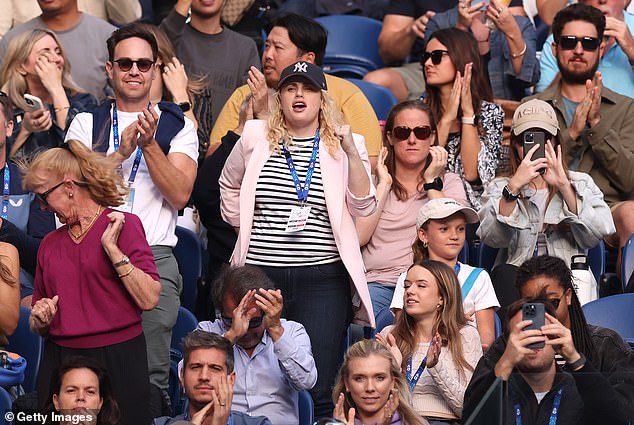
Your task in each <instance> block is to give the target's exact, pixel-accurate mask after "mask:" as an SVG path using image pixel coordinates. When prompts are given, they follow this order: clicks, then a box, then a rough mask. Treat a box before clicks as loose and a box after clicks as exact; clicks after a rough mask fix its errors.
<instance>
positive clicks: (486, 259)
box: [476, 241, 498, 273]
mask: <svg viewBox="0 0 634 425" xmlns="http://www.w3.org/2000/svg"><path fill="white" fill-rule="evenodd" d="M476 255H477V258H476V266H477V267H481V268H483V269H485V270H486V271H488V272H489V273H491V270H493V265H494V264H495V258H496V257H497V255H498V248H493V247H490V246H488V245H487V244H485V243H484V242H482V241H479V243H478V245H477V253H476Z"/></svg>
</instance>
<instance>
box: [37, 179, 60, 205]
mask: <svg viewBox="0 0 634 425" xmlns="http://www.w3.org/2000/svg"><path fill="white" fill-rule="evenodd" d="M63 184H64V182H61V183H58V184H56V185H55V186H53V187H52V188H50V189H49V190H47V191H46V192H44V193H36V194H35V196H37V199H39V200H40V202H41V203H42V205H44V206H47V207H48V201H47V200H46V198H48V195H50V194H51V193H52V192H53V191H54V190H55V189H57V188H58V187H60V186H61V185H63Z"/></svg>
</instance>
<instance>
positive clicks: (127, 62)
mask: <svg viewBox="0 0 634 425" xmlns="http://www.w3.org/2000/svg"><path fill="white" fill-rule="evenodd" d="M113 62H114V63H116V64H117V65H119V69H121V71H123V72H128V71H129V70H131V69H132V65H134V64H136V67H137V69H138V70H139V71H141V72H148V71H149V70H150V68H152V65H154V61H153V60H150V59H137V60H132V59H130V58H121V59H117V60H116V61H113Z"/></svg>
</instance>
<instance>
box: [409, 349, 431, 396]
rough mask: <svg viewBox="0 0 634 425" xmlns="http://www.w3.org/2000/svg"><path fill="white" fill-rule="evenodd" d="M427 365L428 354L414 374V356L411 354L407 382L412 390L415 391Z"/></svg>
mask: <svg viewBox="0 0 634 425" xmlns="http://www.w3.org/2000/svg"><path fill="white" fill-rule="evenodd" d="M429 346H431V342H430V343H429ZM425 367H427V356H425V358H424V359H423V361H422V362H420V366H418V370H416V373H415V374H414V376H412V356H411V355H410V356H409V359H408V360H407V368H406V369H405V370H406V372H407V374H406V377H407V382H408V383H409V389H410V391H414V387H415V386H416V384H417V383H418V380H419V379H420V375H421V374H422V373H423V371H424V370H425Z"/></svg>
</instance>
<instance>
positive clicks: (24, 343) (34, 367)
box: [7, 306, 44, 393]
mask: <svg viewBox="0 0 634 425" xmlns="http://www.w3.org/2000/svg"><path fill="white" fill-rule="evenodd" d="M30 316H31V309H30V308H28V307H24V306H20V321H19V322H18V327H17V329H16V330H15V332H14V333H13V335H11V336H9V337H7V339H8V340H9V345H8V346H7V349H8V350H9V351H12V352H14V353H17V354H19V355H21V356H22V357H24V358H25V359H26V371H25V372H24V383H23V384H22V387H23V388H24V391H25V392H27V393H28V392H31V391H35V387H36V384H37V375H38V373H39V372H40V363H41V361H42V353H43V352H44V340H43V339H42V337H41V336H39V335H36V334H34V333H33V332H31V328H30V326H29V317H30Z"/></svg>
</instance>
